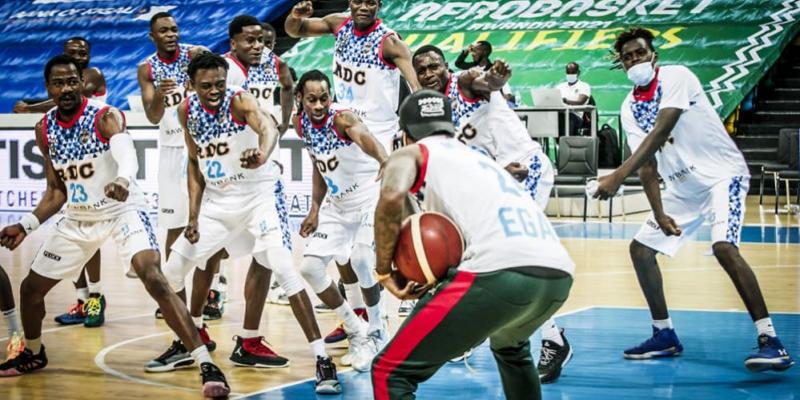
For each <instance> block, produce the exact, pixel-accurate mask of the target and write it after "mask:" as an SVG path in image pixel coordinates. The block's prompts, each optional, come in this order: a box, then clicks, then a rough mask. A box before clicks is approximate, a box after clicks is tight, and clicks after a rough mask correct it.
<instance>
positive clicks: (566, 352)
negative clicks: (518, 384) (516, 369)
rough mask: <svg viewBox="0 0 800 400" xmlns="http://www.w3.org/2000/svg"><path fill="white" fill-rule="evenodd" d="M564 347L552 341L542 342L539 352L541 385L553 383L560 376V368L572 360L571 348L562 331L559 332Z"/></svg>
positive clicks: (538, 367) (538, 366)
mask: <svg viewBox="0 0 800 400" xmlns="http://www.w3.org/2000/svg"><path fill="white" fill-rule="evenodd" d="M559 335H561V340H563V341H564V345H563V346H561V345H559V344H558V343H556V342H555V341H552V340H542V349H541V350H540V352H539V365H537V366H536V368H537V369H538V370H539V380H541V382H542V383H545V384H546V383H553V382H555V381H556V380H557V379H558V377H559V376H561V368H564V366H565V365H567V363H568V362H569V360H570V359H572V346H570V345H569V341H567V337H566V336H564V329H563V328H562V329H561V331H560V332H559Z"/></svg>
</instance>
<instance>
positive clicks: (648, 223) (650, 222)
mask: <svg viewBox="0 0 800 400" xmlns="http://www.w3.org/2000/svg"><path fill="white" fill-rule="evenodd" d="M647 226H649V227H651V228H653V229H655V230H657V231H659V230H661V228H660V227H659V226H658V224H657V223H656V221H653V220H652V219H648V220H647Z"/></svg>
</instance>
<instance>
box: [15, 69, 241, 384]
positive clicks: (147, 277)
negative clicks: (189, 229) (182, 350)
mask: <svg viewBox="0 0 800 400" xmlns="http://www.w3.org/2000/svg"><path fill="white" fill-rule="evenodd" d="M80 71H81V68H80V65H79V64H78V63H77V62H76V61H75V60H74V59H72V58H70V57H68V56H63V55H62V56H56V57H54V58H52V59H51V60H50V61H48V63H47V65H46V66H45V84H46V86H47V93H48V95H49V96H50V98H52V99H53V100H54V101H55V104H56V107H54V108H53V109H52V110H51V111H49V112H48V113H47V114H45V116H44V118H43V119H42V121H41V122H39V123H38V124H37V125H36V140H37V143H38V145H39V148H40V150H41V151H42V155H43V156H44V160H45V174H46V177H47V190H46V193H45V195H44V198H43V200H42V202H41V203H39V206H37V207H36V209H35V210H34V211H33V213H31V214H27V215H25V216H24V217H23V218H22V219H21V220H20V222H19V223H18V224H14V225H10V226H7V227H5V228H3V230H2V231H0V244H2V245H3V246H4V247H7V248H9V249H14V248H16V247H17V246H19V244H20V243H21V242H22V241H23V240H24V239H25V237H26V236H27V235H28V234H30V232H32V231H33V230H34V229H36V228H37V227H38V226H39V224H40V223H41V222H44V221H46V220H47V219H49V218H50V217H52V216H53V215H55V214H56V213H57V212H58V211H59V210H60V209H61V207H62V206H63V205H64V204H66V212H65V215H64V216H62V217H60V218H59V219H58V221H57V222H56V223H55V227H54V230H53V233H52V235H51V236H50V237H49V238H48V239H47V240H46V241H45V242H44V244H43V245H42V246H41V247H40V249H39V250H38V252H37V255H36V257H35V258H34V260H33V265H32V266H31V271H30V273H29V274H28V276H27V277H26V278H25V280H24V281H23V282H22V285H21V290H20V298H21V299H22V307H21V308H22V315H23V320H22V324H23V328H24V330H25V336H26V338H25V339H26V342H27V345H26V348H25V350H24V351H23V352H22V353H20V354H19V355H18V356H17V357H15V358H13V359H11V360H9V361H7V362H6V363H3V364H1V365H0V376H16V375H20V374H25V373H29V372H33V371H36V370H38V369H41V368H44V367H45V366H46V365H47V356H46V354H45V348H44V346H43V345H42V339H41V333H42V332H41V328H42V318H43V317H44V315H45V308H44V297H45V295H46V294H47V293H48V292H49V291H50V289H52V288H53V287H54V286H55V285H56V284H57V283H58V282H59V281H60V280H62V279H69V278H75V277H76V276H77V275H78V274H79V273H80V271H81V268H82V267H83V264H84V263H85V262H86V260H87V259H88V258H89V257H91V256H92V254H94V253H95V251H97V249H98V248H100V246H101V245H102V244H103V242H105V241H106V240H107V239H108V238H109V237H110V238H112V240H114V242H115V243H116V245H117V249H118V251H119V253H120V256H122V258H123V259H124V260H125V264H124V266H125V268H126V269H128V268H133V270H134V271H135V272H136V275H138V276H139V278H140V279H141V280H142V282H143V283H144V285H145V288H146V289H147V291H148V293H150V295H151V296H152V297H153V299H155V300H156V301H157V302H158V304H159V306H160V307H161V309H162V310H163V312H164V317H165V319H166V320H167V323H168V324H169V325H170V327H171V328H172V329H173V330H174V331H175V333H176V334H177V335H178V336H179V337H180V338H181V339H182V340H184V341H185V342H186V343H188V344H189V346H190V347H191V348H192V349H193V351H192V355H193V356H194V357H195V359H196V360H197V361H198V362H199V363H200V364H201V369H202V377H203V394H204V395H206V396H225V395H227V394H228V393H229V392H230V389H229V388H228V385H227V383H226V382H225V377H224V376H223V375H222V372H221V371H220V370H219V369H218V368H217V367H216V366H215V365H214V364H213V363H212V361H211V357H210V356H209V354H208V350H207V349H206V347H205V346H204V345H203V343H202V341H201V340H200V336H199V335H198V333H197V331H196V330H195V329H194V327H193V326H192V321H191V319H190V317H189V313H187V312H186V308H185V307H184V306H183V304H182V303H181V301H180V299H179V298H178V296H176V295H174V294H173V293H171V291H170V289H169V285H168V283H167V281H166V279H165V278H164V275H162V273H161V271H160V268H159V264H160V262H159V254H158V244H157V242H156V237H155V234H154V232H153V228H152V226H151V225H150V220H149V218H148V216H147V208H146V207H147V206H146V204H145V200H144V194H143V192H142V190H141V189H140V188H139V187H138V185H137V184H136V172H137V170H138V168H139V166H138V164H137V160H136V150H135V149H134V146H133V139H132V138H131V136H130V135H128V133H127V132H126V131H125V122H124V121H125V120H124V117H123V116H122V114H121V113H120V112H119V111H118V110H117V109H115V108H113V107H109V106H108V105H106V104H105V103H102V102H98V101H95V100H89V99H87V98H86V97H84V96H83V95H82V94H81V86H82V79H81V77H82V76H81V72H80Z"/></svg>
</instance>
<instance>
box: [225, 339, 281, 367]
mask: <svg viewBox="0 0 800 400" xmlns="http://www.w3.org/2000/svg"><path fill="white" fill-rule="evenodd" d="M233 339H234V340H236V347H234V349H233V353H231V356H230V360H231V361H233V363H234V364H235V365H238V366H240V367H256V368H283V367H288V366H289V360H288V359H287V358H284V357H281V356H279V355H278V354H276V353H275V352H274V351H273V350H272V349H271V348H269V346H267V344H268V343H267V342H266V340H264V337H263V336H259V337H254V338H247V339H245V338H243V337H241V336H234V337H233Z"/></svg>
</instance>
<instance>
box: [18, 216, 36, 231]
mask: <svg viewBox="0 0 800 400" xmlns="http://www.w3.org/2000/svg"><path fill="white" fill-rule="evenodd" d="M19 224H20V225H22V229H24V230H25V234H26V235H27V234H30V233H31V232H33V231H35V230H36V228H38V227H39V218H36V216H35V215H33V213H28V214H25V215H23V216H22V218H20V220H19Z"/></svg>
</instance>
